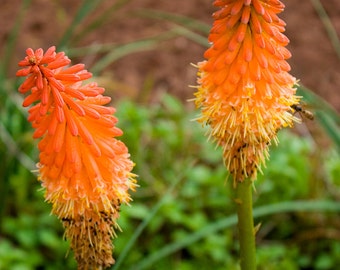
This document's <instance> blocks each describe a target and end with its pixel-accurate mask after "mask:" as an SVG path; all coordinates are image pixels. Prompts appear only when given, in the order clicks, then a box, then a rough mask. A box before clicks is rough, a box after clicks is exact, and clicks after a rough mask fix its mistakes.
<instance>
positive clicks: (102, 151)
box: [17, 47, 137, 269]
mask: <svg viewBox="0 0 340 270" xmlns="http://www.w3.org/2000/svg"><path fill="white" fill-rule="evenodd" d="M26 53H27V56H26V57H25V58H24V60H22V61H20V62H19V66H21V67H24V68H23V69H21V70H19V71H18V72H17V76H26V77H27V78H26V80H25V81H24V82H23V84H22V85H21V86H20V87H19V91H20V92H21V93H27V92H28V91H31V93H30V94H29V95H28V96H27V97H26V98H25V100H24V103H23V106H25V107H26V106H29V105H31V104H35V105H34V106H33V107H32V108H30V109H29V117H28V120H29V121H30V122H31V123H32V126H33V127H34V128H35V129H36V130H35V132H34V138H42V139H41V141H40V142H39V144H38V147H39V150H40V155H39V157H40V162H39V164H38V167H39V180H40V181H41V182H42V186H43V187H44V188H45V198H46V200H47V201H48V202H50V203H52V205H53V206H52V213H53V214H55V215H57V216H58V217H59V219H61V220H62V222H63V225H64V227H65V236H66V238H68V239H69V240H70V243H71V248H72V249H73V251H74V253H75V258H76V260H77V261H78V268H79V269H94V268H96V269H97V268H105V267H108V266H110V265H111V264H113V263H114V260H113V258H112V250H113V247H112V243H111V238H112V237H113V236H115V229H117V228H119V227H118V225H117V223H116V220H117V218H118V217H119V209H120V204H121V203H129V201H130V200H131V198H130V195H129V193H128V191H129V190H134V189H135V188H136V186H137V185H136V181H135V180H134V178H135V175H134V174H133V173H131V170H132V168H133V166H134V163H133V162H132V161H131V160H130V159H129V153H128V149H127V148H126V146H125V145H124V144H123V143H122V142H120V141H118V140H117V139H116V137H117V136H121V135H122V131H121V130H120V129H118V128H117V127H116V126H115V125H116V123H117V119H116V118H115V117H114V116H112V114H113V113H114V112H115V109H114V108H112V107H104V106H103V105H105V104H107V103H109V102H110V100H111V99H110V98H109V97H106V96H103V95H102V94H103V93H104V89H103V88H101V87H98V86H97V84H96V83H89V84H86V85H83V84H82V81H83V80H85V79H88V78H90V77H91V76H92V75H91V73H89V72H87V71H86V70H85V69H84V65H83V64H78V65H74V66H70V67H66V66H67V65H68V64H70V60H69V59H68V58H67V57H66V56H65V54H64V53H62V52H61V53H56V52H55V47H51V48H49V49H48V50H47V51H46V53H45V54H44V53H43V50H42V49H38V50H36V51H33V50H32V49H27V51H26Z"/></svg>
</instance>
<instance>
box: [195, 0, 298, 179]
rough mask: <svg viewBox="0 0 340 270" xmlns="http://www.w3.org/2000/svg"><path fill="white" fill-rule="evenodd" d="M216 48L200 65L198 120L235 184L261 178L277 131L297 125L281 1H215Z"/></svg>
mask: <svg viewBox="0 0 340 270" xmlns="http://www.w3.org/2000/svg"><path fill="white" fill-rule="evenodd" d="M214 5H215V6H216V7H219V8H220V9H219V10H218V11H217V12H215V13H214V14H213V18H214V23H213V27H212V29H211V31H210V35H209V41H210V42H211V47H210V48H209V49H208V50H207V51H206V52H205V54H204V56H205V58H206V60H205V61H203V62H200V63H198V69H199V71H198V76H199V78H198V86H197V89H198V91H197V92H196V93H195V96H196V99H195V103H196V106H197V107H198V108H201V115H200V116H199V118H198V121H199V122H201V123H205V124H207V125H210V127H211V129H210V134H209V137H212V138H213V139H214V140H216V141H217V143H218V144H219V145H221V146H222V147H223V157H224V163H225V165H226V167H227V169H228V170H229V172H230V173H231V174H232V175H233V178H234V181H243V180H244V179H245V178H248V177H250V178H251V179H255V178H256V174H257V171H258V170H260V166H261V164H262V165H263V164H264V163H265V160H266V159H267V158H268V156H269V154H268V147H269V145H270V144H271V142H272V141H275V142H277V132H278V130H279V129H281V128H282V127H286V126H292V124H293V121H294V120H296V118H295V117H294V116H293V115H292V111H293V110H292V108H291V106H292V105H294V104H296V103H298V101H299V98H298V97H297V96H295V92H296V89H295V88H294V84H296V79H295V78H294V77H293V76H291V75H290V74H289V71H290V66H289V64H288V63H287V62H286V59H288V58H289V57H290V56H291V54H290V52H289V51H288V50H287V49H286V48H285V46H286V45H287V44H288V42H289V40H288V38H287V37H286V36H285V35H284V34H283V32H284V30H285V23H284V21H282V20H281V19H280V18H279V17H278V16H277V14H278V13H280V12H281V11H283V9H284V5H283V4H282V3H281V2H280V1H278V0H216V1H215V2H214Z"/></svg>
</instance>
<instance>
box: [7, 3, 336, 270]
mask: <svg viewBox="0 0 340 270" xmlns="http://www.w3.org/2000/svg"><path fill="white" fill-rule="evenodd" d="M0 3H1V9H0V16H1V18H2V20H1V22H0V24H1V26H0V40H1V43H0V44H1V46H0V68H1V69H0V82H1V84H0V102H1V106H0V160H1V164H0V188H1V189H0V192H1V195H0V270H2V269H16V270H19V269H20V270H26V269H27V270H29V269H61V268H63V269H65V270H67V269H76V264H75V261H74V259H73V257H72V252H71V251H70V252H69V253H70V254H69V255H68V256H67V257H65V254H67V253H68V243H67V242H65V241H63V238H62V236H63V229H62V226H61V223H60V222H59V221H58V220H57V219H56V218H55V217H54V216H51V215H49V212H50V205H48V204H46V203H45V202H44V199H43V191H41V190H40V185H39V183H38V181H37V180H36V174H35V172H32V171H33V170H34V169H35V163H36V162H37V161H38V151H37V148H36V145H37V142H36V141H33V139H32V128H31V126H30V124H29V123H27V120H26V117H27V109H24V108H22V107H21V103H22V100H23V97H22V96H21V95H19V93H18V92H17V88H18V86H19V85H20V82H21V81H22V80H21V79H20V80H18V79H17V78H15V72H16V70H17V69H18V67H17V63H18V61H19V60H21V59H22V58H23V57H24V56H25V50H26V48H28V47H31V48H33V49H36V48H40V47H41V48H43V49H44V50H46V49H47V48H48V47H50V46H52V45H56V46H57V51H65V53H66V55H68V57H69V58H70V59H71V60H72V63H73V64H76V63H84V64H86V67H87V69H88V70H89V71H90V72H92V73H93V75H94V80H96V81H97V82H98V83H99V85H101V86H103V87H105V89H106V95H109V96H111V97H112V105H113V106H114V107H116V108H117V116H118V118H119V123H118V126H119V127H120V128H121V129H123V131H124V135H123V136H122V137H121V139H122V141H124V143H126V144H127V145H128V147H129V150H130V153H131V156H132V160H134V162H135V163H136V167H135V170H134V172H135V173H136V174H138V175H139V185H140V187H139V189H138V190H137V192H136V193H134V194H132V197H133V199H134V201H133V202H132V204H131V207H127V206H124V207H123V209H122V212H121V218H120V220H119V224H120V226H121V227H122V229H123V232H119V233H118V238H117V239H115V240H114V245H115V246H116V248H115V254H114V257H115V258H116V260H117V263H116V265H115V266H114V267H113V268H112V269H116V270H117V269H120V268H123V267H124V269H183V270H187V269H238V244H237V234H236V229H235V224H236V223H235V222H236V217H235V209H234V208H233V203H232V201H231V195H230V194H231V189H230V187H229V183H227V182H226V179H227V177H228V173H227V172H226V170H225V168H224V167H223V163H222V158H221V152H220V149H216V147H215V145H213V144H212V143H211V142H207V140H206V137H205V136H204V134H205V132H206V131H205V130H204V129H205V127H203V128H202V127H201V126H200V125H199V124H197V123H195V122H194V121H192V119H193V118H195V116H196V115H197V114H198V112H197V111H196V110H195V109H194V106H193V103H192V102H188V100H189V99H192V98H193V92H194V89H192V88H190V87H189V85H195V84H196V68H195V67H193V66H192V65H191V63H194V64H195V63H197V62H199V61H202V60H203V53H204V51H205V50H206V49H207V46H208V43H207V35H208V33H209V29H210V25H211V24H212V18H211V14H212V13H213V12H214V11H215V10H216V9H215V8H214V7H213V6H212V1H203V0H187V1H180V0H173V1H152V0H116V1H112V0H110V1H109V0H84V1H66V0H60V1H58V0H54V1H49V0H22V1H19V0H1V2H0ZM283 3H284V4H285V5H286V9H285V11H284V12H283V13H282V14H281V18H282V19H284V20H285V22H286V23H287V27H286V29H287V31H286V35H287V36H288V38H289V39H290V41H291V42H290V44H289V49H290V50H291V52H292V55H293V57H292V58H291V59H290V60H289V63H290V64H291V67H292V72H291V73H292V74H293V75H294V76H295V77H296V78H298V79H299V80H300V83H301V86H300V87H299V89H298V93H299V95H303V96H304V101H305V102H306V103H307V105H306V106H308V107H306V108H308V110H310V111H312V112H313V113H314V114H315V120H314V121H309V120H308V119H304V118H303V116H299V115H297V116H298V117H302V120H303V122H302V124H300V125H296V127H295V128H294V129H291V130H284V131H280V134H279V139H280V144H279V145H278V146H273V147H272V149H271V158H270V161H269V162H268V163H267V168H264V169H263V172H264V174H263V175H260V176H259V178H258V180H257V181H256V183H255V187H256V192H255V193H254V215H255V223H256V224H262V225H261V228H260V230H259V232H258V234H257V256H258V264H259V269H269V270H270V269H336V267H337V266H338V265H340V217H339V212H340V158H339V149H340V128H339V126H340V118H339V111H340V93H339V88H340V80H339V79H340V43H339V33H340V17H339V16H338V15H339V14H340V2H339V1H337V0H324V1H319V0H302V1H283Z"/></svg>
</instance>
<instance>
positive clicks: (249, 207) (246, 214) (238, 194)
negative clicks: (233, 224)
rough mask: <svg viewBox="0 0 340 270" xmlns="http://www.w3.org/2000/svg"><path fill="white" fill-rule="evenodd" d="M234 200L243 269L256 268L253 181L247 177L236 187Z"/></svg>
mask: <svg viewBox="0 0 340 270" xmlns="http://www.w3.org/2000/svg"><path fill="white" fill-rule="evenodd" d="M234 202H235V204H236V209H237V217H238V235H239V243H240V265H241V269H242V270H255V269H256V246H255V231H254V221H253V204H252V181H251V180H250V179H245V180H244V181H243V182H242V183H238V184H237V185H236V187H235V198H234Z"/></svg>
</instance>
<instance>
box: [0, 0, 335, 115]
mask: <svg viewBox="0 0 340 270" xmlns="http://www.w3.org/2000/svg"><path fill="white" fill-rule="evenodd" d="M22 2H24V1H20V0H1V9H0V16H1V18H2V20H1V22H0V40H1V43H2V44H3V46H1V48H0V54H1V55H3V54H4V47H5V46H4V44H5V43H6V42H8V39H9V37H10V30H11V29H12V27H13V26H14V24H15V19H16V18H18V14H19V12H20V8H21V6H22ZM81 2H82V1H69V0H59V1H58V0H55V1H50V0H32V1H31V4H30V6H29V8H28V9H27V11H26V13H25V16H23V17H22V26H21V28H20V31H19V35H18V40H17V42H16V43H15V44H16V45H15V46H14V47H13V49H14V50H15V54H14V55H13V57H12V59H13V61H12V62H13V63H14V64H13V65H12V66H11V67H9V70H8V72H9V73H10V76H14V74H15V70H16V68H17V67H16V63H17V61H18V60H20V59H21V58H22V57H23V56H24V51H25V49H26V48H27V47H32V48H39V47H41V48H44V49H47V48H48V47H49V46H51V45H55V44H58V42H59V41H60V38H61V37H62V35H63V33H64V32H65V31H66V29H67V28H68V27H69V25H70V23H71V21H72V20H73V18H74V16H75V14H76V12H77V9H78V8H79V6H80V4H81ZM94 2H95V1H94ZM117 2H123V1H110V0H103V1H101V3H100V5H99V6H98V8H97V9H96V11H95V12H94V14H93V15H91V16H90V17H89V18H87V19H86V20H85V21H84V22H82V23H81V24H80V25H79V27H77V28H76V29H75V33H76V34H79V33H80V32H81V31H83V30H84V29H86V28H87V27H89V25H90V23H91V21H93V20H94V19H96V18H99V17H100V16H102V14H103V12H105V11H106V10H107V9H108V8H109V7H110V6H111V5H112V3H117ZM125 2H126V3H125V4H124V5H123V7H121V8H119V9H118V10H117V11H115V12H114V13H112V14H113V15H112V16H109V17H108V18H107V19H106V20H105V23H104V24H102V25H101V26H100V27H99V28H97V29H96V30H95V31H93V32H92V33H90V34H88V35H86V36H85V37H84V38H82V39H80V40H74V39H71V40H70V42H71V45H72V47H81V46H88V45H94V44H105V43H126V42H133V41H135V40H138V39H141V38H148V37H151V36H155V35H158V34H160V33H162V32H165V31H168V30H170V29H171V28H172V27H174V24H173V23H170V22H165V21H162V20H157V19H154V18H148V17H145V16H141V15H140V11H141V9H153V10H159V11H164V12H172V13H176V14H181V15H185V16H188V17H191V18H194V19H196V20H199V21H202V22H205V23H208V24H211V23H212V18H211V14H212V13H213V12H214V11H215V10H216V9H215V8H214V7H213V6H212V1H207V0H186V1H182V0H172V1H154V0H130V1H125ZM283 2H284V4H285V5H286V9H285V11H284V12H283V13H282V14H281V18H282V19H284V20H285V22H286V23H287V26H286V29H287V31H286V33H285V34H286V35H287V36H288V38H289V39H290V41H291V42H290V45H289V49H290V50H291V52H292V55H293V57H292V58H291V59H290V60H289V63H290V64H291V67H292V72H291V73H292V74H293V75H294V76H295V77H297V78H299V79H300V81H301V83H303V84H304V85H306V86H307V87H309V88H311V89H313V91H314V92H315V93H317V94H319V95H320V96H322V97H324V98H325V99H326V100H327V101H328V102H330V103H331V104H332V105H333V106H334V107H335V108H336V109H337V110H338V111H340V94H339V89H340V58H339V57H340V56H339V55H337V54H336V51H335V49H334V48H333V46H332V43H331V42H330V39H329V37H328V35H327V32H326V29H325V27H324V25H323V23H322V21H321V20H320V17H319V16H318V14H317V12H316V10H315V8H314V6H313V4H312V3H313V2H316V1H312V0H301V1H292V0H286V1H283ZM321 2H322V5H323V6H324V8H325V10H326V12H327V14H328V16H329V17H330V19H331V22H332V25H333V27H334V28H335V30H336V32H337V34H338V36H339V33H340V16H339V14H340V2H339V0H323V1H321ZM138 12H139V13H138ZM205 49H206V47H204V46H203V45H199V44H198V43H197V42H194V41H192V40H189V39H187V38H185V37H183V36H182V37H179V36H177V37H174V38H171V39H169V40H167V41H162V42H161V43H160V44H159V45H157V47H156V48H153V49H152V50H145V51H143V52H136V53H132V54H129V55H127V56H124V57H122V58H120V59H118V60H117V61H115V62H114V63H113V64H111V65H109V66H108V67H107V68H106V69H105V70H104V72H103V73H102V74H100V75H101V78H99V80H102V82H103V84H104V86H105V87H106V89H107V91H114V93H113V94H114V95H116V96H118V97H121V96H128V97H131V98H139V99H140V100H142V101H149V100H157V98H158V97H159V95H160V93H162V92H164V91H166V92H169V93H172V94H175V95H176V96H178V97H180V98H181V99H183V100H187V99H190V98H192V97H193V89H191V88H189V87H188V85H195V84H196V82H195V81H196V69H195V68H194V67H193V66H192V65H190V63H197V62H199V61H201V60H202V59H203V58H202V57H203V52H204V51H205ZM96 60H98V57H92V56H89V55H87V56H85V57H79V58H76V59H73V63H76V62H83V63H85V64H86V65H87V68H88V69H89V70H90V71H91V67H92V66H93V65H94V64H95V62H96ZM148 91H149V92H148Z"/></svg>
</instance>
